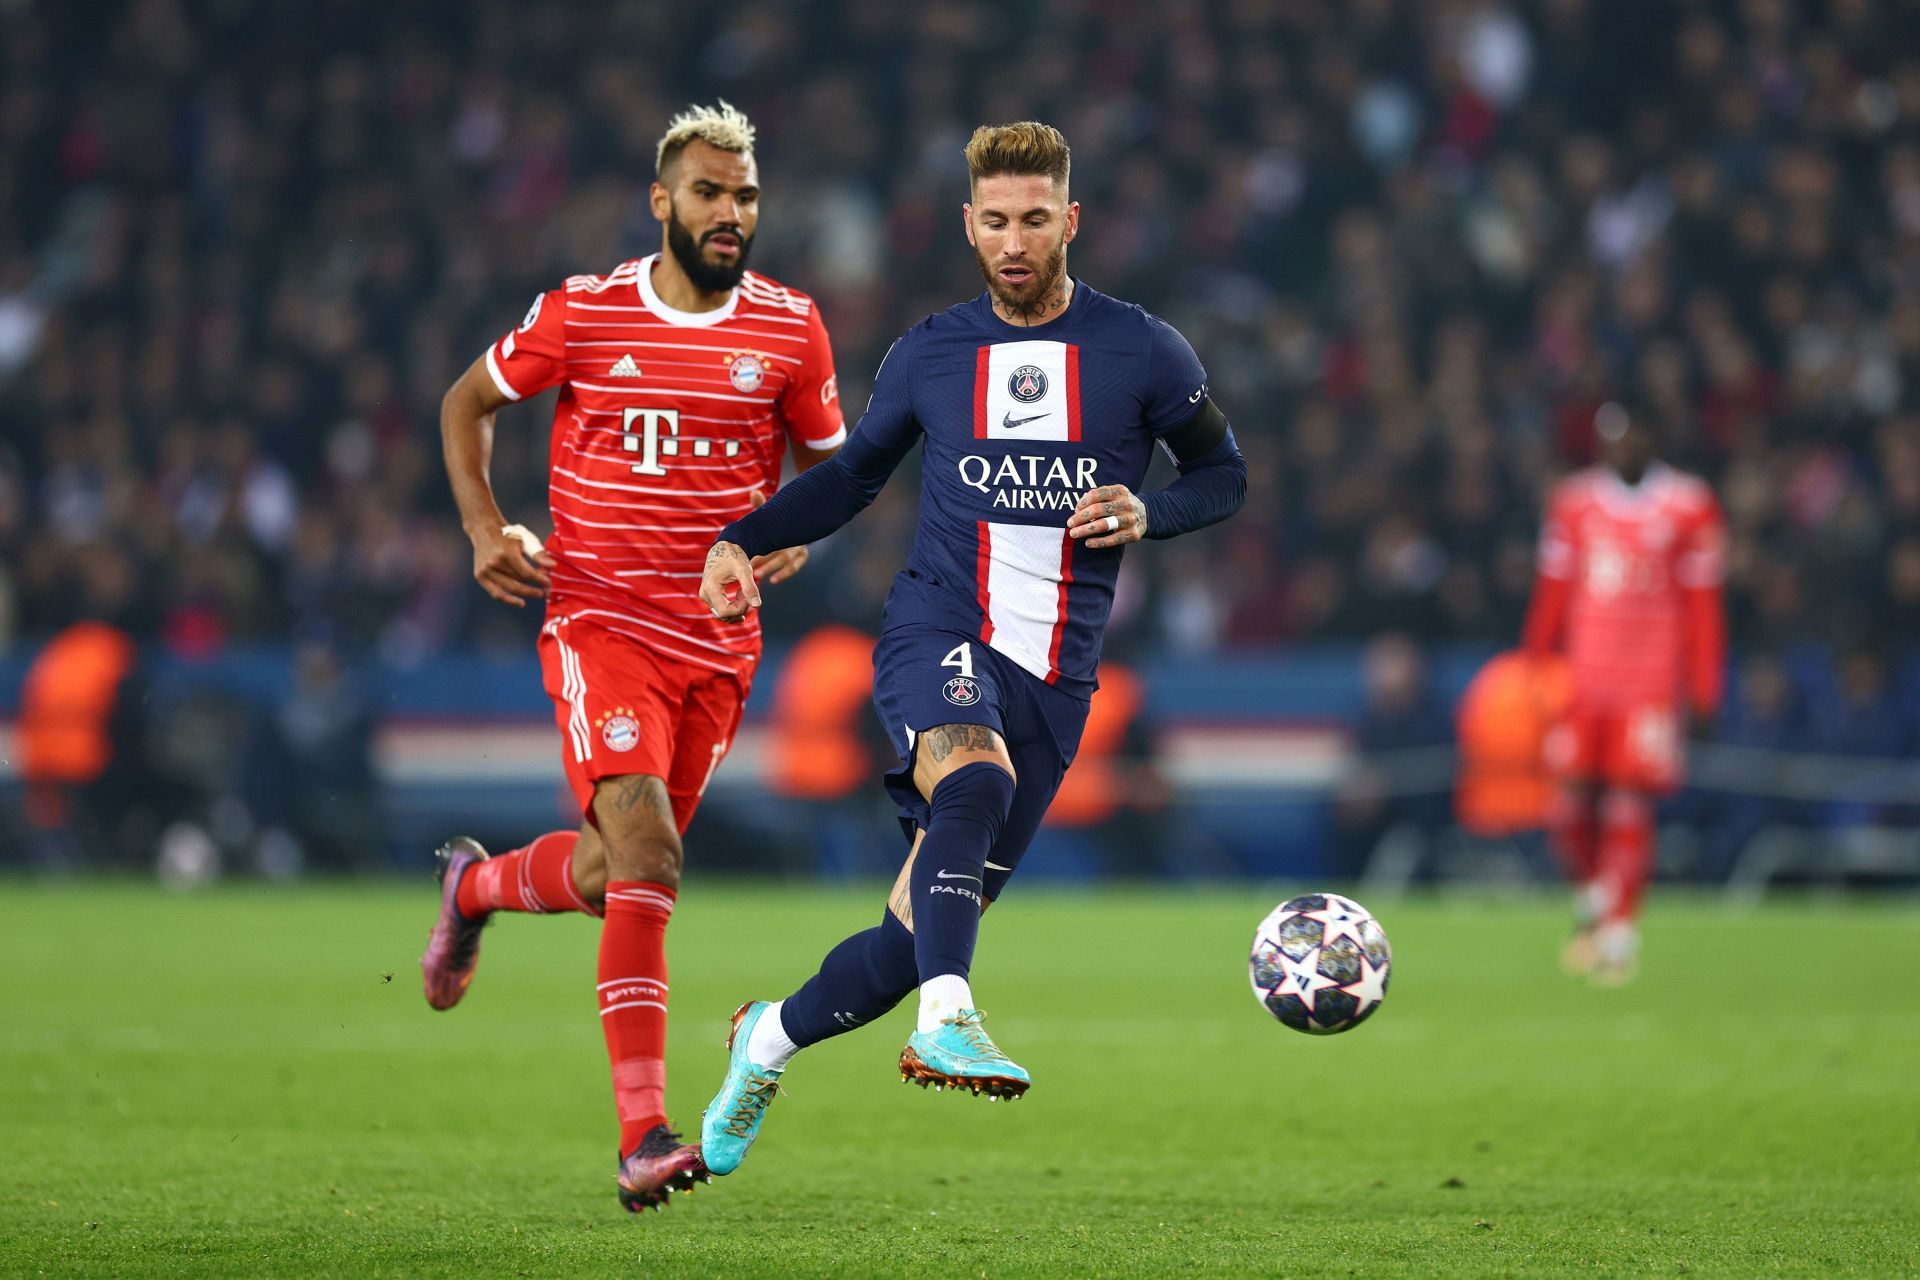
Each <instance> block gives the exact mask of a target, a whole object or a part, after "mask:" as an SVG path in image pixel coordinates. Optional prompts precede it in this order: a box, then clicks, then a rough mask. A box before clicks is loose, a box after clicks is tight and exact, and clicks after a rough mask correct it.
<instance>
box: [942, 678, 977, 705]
mask: <svg viewBox="0 0 1920 1280" xmlns="http://www.w3.org/2000/svg"><path fill="white" fill-rule="evenodd" d="M940 696H941V697H943V698H945V699H946V700H947V701H948V702H951V703H952V704H953V705H954V706H956V707H970V706H972V705H973V704H974V703H976V702H978V701H980V686H979V685H977V684H975V683H974V682H973V681H972V680H970V679H968V678H967V677H966V676H955V677H954V678H953V679H951V680H949V681H947V686H946V688H944V689H942V690H940Z"/></svg>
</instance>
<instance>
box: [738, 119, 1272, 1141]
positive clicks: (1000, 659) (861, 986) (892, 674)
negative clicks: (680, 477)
mask: <svg viewBox="0 0 1920 1280" xmlns="http://www.w3.org/2000/svg"><path fill="white" fill-rule="evenodd" d="M1068 168H1069V156H1068V149H1067V144H1066V139H1065V138H1063V137H1062V136H1061V135H1060V132H1059V131H1058V130H1057V129H1054V128H1052V127H1051V126H1048V125H1044V124H1036V123H1031V122H1027V123H1021V124H1012V125H1004V126H999V127H982V128H980V129H978V130H976V131H975V132H974V135H973V138H972V140H971V141H970V142H969V143H968V144H967V169H968V176H969V178H970V181H971V197H972V198H971V200H970V201H969V203H968V204H967V205H966V206H965V215H966V228H967V239H968V241H969V242H970V243H971V244H972V245H973V246H974V250H975V253H976V256H977V257H978V259H979V262H980V268H981V271H982V273H983V274H984V275H985V276H986V278H987V292H986V293H985V294H984V295H982V296H980V297H978V298H975V299H973V300H972V301H970V302H965V303H962V304H960V305H959V306H956V307H953V308H951V309H950V310H948V311H946V312H943V313H941V314H939V315H934V316H929V317H928V318H927V319H925V320H923V321H921V322H920V323H919V324H917V325H915V326H914V327H913V328H912V329H910V330H908V331H907V333H906V334H905V335H904V336H902V337H901V338H900V339H899V340H898V341H897V342H895V343H894V345H893V349H892V350H891V351H889V352H888V353H887V357H886V359H885V361H884V362H883V363H882V364H881V367H880V371H879V373H878V374H877V375H876V376H875V379H874V389H873V398H872V399H871V400H870V401H869V402H868V404H867V411H866V413H865V415H864V416H862V418H861V419H860V423H859V426H858V427H857V428H856V429H855V430H854V431H853V433H852V435H851V436H849V437H848V439H847V442H846V444H845V446H844V447H843V448H842V449H841V451H840V452H839V453H838V454H837V455H835V456H834V457H833V458H832V459H830V460H828V461H827V462H825V463H823V464H821V465H820V466H817V467H814V468H812V469H811V470H809V471H807V472H806V473H805V474H804V475H802V476H799V477H798V478H796V479H795V480H794V481H793V482H792V483H791V484H789V485H787V486H786V487H784V488H783V489H781V490H780V492H779V493H777V494H776V495H774V498H773V500H772V501H770V502H768V503H767V504H766V505H765V506H764V507H761V508H760V509H759V510H758V511H755V512H754V513H752V514H751V515H748V516H746V517H744V518H743V519H740V520H738V521H735V522H734V523H733V524H730V525H728V526H727V527H725V528H724V529H722V530H721V531H720V536H719V540H718V541H717V542H716V543H715V544H714V546H713V548H712V550H711V551H709V552H708V556H707V566H706V573H705V577H704V579H703V581H702V582H701V585H700V597H701V599H702V600H703V601H705V602H706V604H707V605H708V607H709V608H711V609H712V610H713V611H714V613H715V615H716V616H719V617H722V618H737V617H744V616H745V615H746V613H747V612H748V611H749V610H750V609H754V608H757V607H759V605H760V595H759V591H758V589H757V588H756V586H755V584H754V578H753V570H752V568H751V561H752V558H753V557H754V556H756V555H759V554H762V553H764V552H765V551H767V550H770V549H778V548H781V547H787V546H798V545H802V544H804V543H808V542H812V541H815V540H817V539H819V538H822V537H825V536H826V535H827V534H829V533H831V532H833V531H834V530H835V529H838V528H839V527H840V526H842V525H844V524H845V523H846V522H847V521H849V520H851V519H852V518H853V517H854V516H855V515H857V514H858V513H859V512H860V511H861V510H862V509H863V508H865V507H866V506H867V504H869V503H870V502H872V501H873V499H874V496H875V495H876V494H878V493H879V491H880V488H881V486H882V485H884V484H885V483H886V480H887V477H888V476H889V475H891V474H892V472H893V470H894V468H895V467H896V466H898V465H899V463H900V461H901V460H902V459H903V458H905V457H906V455H907V454H908V452H909V451H911V449H912V448H913V446H914V445H915V444H919V443H924V445H925V448H926V454H925V458H924V460H923V467H922V473H921V485H922V489H921V497H920V527H919V533H918V536H917V537H916V539H915V541H914V546H913V551H912V554H911V556H910V557H909V559H908V562H907V568H906V569H905V570H904V571H903V572H901V574H900V575H899V576H898V577H897V578H896V579H895V580H894V585H893V590H892V592H891V593H890V594H889V595H888V597H887V607H886V623H885V627H884V630H883V634H882V635H881V638H880V642H879V644H878V645H877V646H876V647H875V649H874V655H873V664H874V690H873V699H874V705H875V707H876V709H877V710H878V712H879V714H880V718H881V720H882V721H883V723H884V724H885V726H886V729H887V732H888V733H889V734H890V735H891V736H892V738H893V740H894V743H895V745H896V747H897V748H898V749H899V752H900V757H901V761H902V763H901V764H900V766H899V767H898V768H897V769H895V770H894V771H893V772H891V773H889V774H888V775H887V779H886V781H887V788H888V790H889V791H890V792H891V793H892V794H893V796H894V797H895V798H896V799H897V800H898V801H899V802H900V808H901V813H902V825H903V826H904V827H905V828H906V830H907V832H908V834H909V836H910V837H911V839H912V842H913V843H912V848H911V852H910V853H909V854H908V857H907V862H906V865H905V867H903V868H902V870H901V872H900V877H899V880H898V881H897V882H896V884H895V886H894V890H893V893H892V894H891V895H890V898H889V901H888V904H887V910H886V912H885V914H884V915H883V916H882V917H881V921H880V923H879V924H878V925H877V926H875V927H874V928H871V929H868V930H865V931H864V932H862V933H858V934H855V935H854V936H853V937H851V938H848V939H846V940H845V941H844V942H842V943H840V945H839V946H837V947H835V948H834V949H833V951H832V952H830V953H829V954H828V955H827V957H826V959H825V961H824V962H823V963H822V964H821V966H820V971H819V972H818V973H817V974H815V975H814V976H813V977H812V978H810V979H809V980H808V981H807V982H806V983H805V985H803V986H802V987H801V988H800V990H799V991H797V992H795V993H794V994H793V995H791V996H789V997H787V999H785V1000H782V1001H778V1002H775V1003H771V1004H769V1003H767V1002H764V1001H752V1002H749V1003H748V1004H746V1005H743V1006H742V1007H741V1008H740V1010H739V1011H738V1012H737V1013H735V1015H734V1022H733V1033H732V1035H731V1036H730V1037H729V1038H728V1048H729V1066H728V1072H727V1078H726V1081H725V1082H724V1083H723V1084H722V1086H721V1089H720V1092H719V1094H718V1095H717V1096H716V1097H715V1098H714V1100H713V1102H712V1103H711V1104H710V1105H709V1106H708V1108H707V1112H706V1117H705V1122H704V1124H703V1126H702V1130H701V1138H702V1151H703V1155H704V1157H705V1159H706V1163H707V1167H708V1168H709V1169H710V1170H712V1171H713V1172H714V1173H716V1174H724V1173H729V1172H731V1171H732V1170H734V1169H735V1168H737V1167H738V1166H739V1164H740V1162H741V1160H742V1159H744V1158H745V1156H746V1151H747V1148H748V1147H749V1146H750V1145H751V1144H752V1142H753V1140H754V1138H755V1137H756V1136H757V1134H758V1132H759V1127H760V1123H761V1120H762V1118H763V1117H764V1115H765V1113H766V1109H767V1107H768V1105H770V1104H771V1102H772V1100H773V1097H774V1095H775V1093H776V1091H777V1087H778V1081H779V1077H780V1074H781V1072H782V1071H784V1070H785V1068H786V1066H787V1063H788V1061H789V1060H791V1058H792V1057H793V1055H794V1054H795V1053H797V1052H798V1051H799V1050H800V1049H801V1048H803V1047H805V1046H806V1045H810V1044H814V1043H817V1042H818V1041H821V1040H824V1039H826V1038H827V1037H829V1036H833V1035H838V1034H840V1033H841V1032H843V1031H848V1030H851V1029H852V1028H854V1027H857V1026H859V1025H861V1024H862V1023H865V1022H870V1021H872V1020H873V1019H874V1018H876V1017H879V1016H880V1015H881V1014H883V1013H885V1012H886V1011H887V1010H889V1009H891V1008H893V1007H894V1005H896V1004H898V1003H899V1001H900V1000H901V998H902V997H904V996H905V995H906V994H907V993H908V992H909V991H912V990H914V989H915V988H916V987H918V988H919V990H920V1017H919V1024H918V1028H917V1029H916V1031H915V1032H914V1034H913V1036H912V1037H911V1038H910V1039H909V1040H908V1042H907V1045H906V1048H905V1049H904V1050H903V1051H902V1053H901V1055H900V1072H901V1078H902V1079H914V1080H918V1081H919V1082H920V1083H921V1084H922V1085H925V1084H929V1083H931V1084H933V1085H935V1086H936V1087H940V1088H962V1089H969V1090H971V1091H972V1092H973V1093H975V1094H976V1095H977V1094H980V1093H985V1094H987V1096H988V1097H989V1098H994V1099H998V1098H1003V1097H1004V1098H1017V1097H1019V1096H1020V1095H1021V1094H1023V1093H1024V1092H1025V1091H1026V1089H1027V1086H1028V1083H1029V1078H1028V1075H1027V1072H1026V1071H1025V1070H1024V1069H1023V1068H1021V1067H1020V1066H1018V1065H1017V1064H1016V1063H1014V1062H1013V1061H1011V1060H1010V1059H1008V1058H1007V1056H1006V1055H1005V1054H1003V1053H1001V1052H1000V1050H999V1049H998V1048H997V1047H996V1046H995V1045H994V1043H993V1041H992V1040H991V1039H990V1038H989V1037H988V1036H987V1033H986V1029H985V1027H984V1026H983V1025H982V1020H981V1015H980V1013H979V1012H978V1010H977V1009H976V1007H975V1005H974V1000H973V995H972V992H971V990H970V989H969V987H968V982H967V974H968V970H969V967H970V965H971V962H972V959H973V949H974V940H975V938H976V936H977V934H978V931H979V925H980V914H981V912H983V911H984V910H986V907H987V904H988V903H990V902H992V901H993V900H994V898H995V897H996V896H997V895H998V894H999V892H1000V891H1001V889H1002V888H1004V887H1005V885H1006V883H1007V879H1008V877H1009V876H1011V875H1012V874H1013V871H1014V869H1015V868H1016V867H1017V866H1018V865H1019V862H1020V857H1021V855H1022V854H1023V853H1024V852H1025V851H1026V848H1027V845H1028V843H1029V842H1030V841H1031V840H1032V839H1033V835H1034V833H1035V831H1037V830H1038V829H1039V826H1040V819H1041V817H1042V816H1043V815H1044V814H1045V812H1046V809H1047V805H1048V804H1049V803H1050V802H1051V801H1052V799H1053V795H1054V792H1055V790H1056V789H1057V788H1058V787H1059V785H1060V779H1061V777H1062V776H1063V775H1064V774H1065V772H1066V769H1067V766H1068V765H1069V764H1070V763H1071V762H1072V760H1073V756H1074V751H1075V749H1076V748H1077V747H1078V745H1079V741H1080V732H1081V729H1082V728H1083V727H1084V725H1085V723H1086V716H1087V700H1088V698H1089V696H1090V695H1091V694H1092V692H1093V688H1094V669H1095V667H1096V665H1097V663H1098V661H1099V656H1100V638H1101V633H1102V631H1103V630H1104V629H1105V627H1106V621H1107V614H1108V612H1109V611H1110V610H1111V608H1112V606H1113V590H1114V581H1115V579H1116V577H1117V575H1118V573H1119V569H1120V557H1121V549H1122V548H1123V547H1125V546H1127V545H1129V544H1131V543H1135V542H1139V541H1140V540H1142V539H1143V538H1168V537H1172V536H1174V535H1176V534H1180V533H1186V532H1188V531H1190V530H1193V529H1198V528H1201V527H1202V526H1204V525H1208V524H1212V523H1213V522H1215V521H1218V520H1222V519H1224V518H1226V517H1227V516H1229V515H1231V514H1232V513H1233V512H1234V511H1235V510H1237V509H1238V508H1239V506H1240V503H1241V502H1242V500H1243V499H1244V498H1245V496H1246V464H1245V462H1244V461H1243V460H1242V458H1241V456H1240V451H1239V449H1238V448H1237V447H1236V445H1235V444H1234V440H1233V432H1232V429H1231V428H1230V427H1229V426H1228V424H1227V420H1226V418H1225V417H1224V416H1223V415H1222V414H1221V412H1220V410H1219V409H1218V408H1216V407H1215V406H1214V404H1213V402H1212V400H1211V399H1210V398H1209V397H1208V394H1207V378H1206V371H1205V370H1204V369H1203V368H1202V367H1201V365H1200V361H1199V360H1198V358H1197V357H1195V355H1194V353H1193V349H1192V348H1191V347H1190V346H1188V345H1187V342H1186V340H1185V339H1184V338H1182V337H1181V336H1180V335H1179V334H1178V333H1177V332H1175V331H1174V330H1173V329H1172V328H1171V327H1170V326H1168V325H1167V324H1165V323H1164V322H1162V321H1161V320H1159V319H1156V318H1155V317H1153V316H1151V315H1149V314H1148V313H1147V312H1145V311H1143V310H1141V309H1140V308H1139V307H1136V306H1133V305H1130V304H1128V303H1124V302H1120V301H1117V300H1115V299H1113V298H1108V297H1105V296H1103V295H1101V294H1099V293H1096V292H1095V291H1094V290H1093V289H1091V288H1089V287H1088V286H1087V285H1085V284H1084V283H1081V282H1078V281H1075V280H1073V279H1072V278H1071V277H1070V276H1068V275H1067V273H1066V246H1067V244H1068V243H1069V242H1070V241H1071V240H1073V238H1074V236H1075V234H1076V233H1077V231H1078V229H1079V221H1080V206H1079V205H1077V204H1075V203H1072V202H1070V201H1069V200H1068V198H1067V178H1068ZM1156 443H1158V444H1160V445H1161V446H1163V447H1164V448H1165V449H1166V450H1167V452H1168V453H1169V455H1171V456H1172V458H1173V459H1174V461H1175V463H1176V464H1177V466H1178V468H1179V471H1180V476H1179V478H1178V479H1177V480H1175V481H1174V483H1173V484H1171V485H1169V486H1168V487H1167V488H1165V489H1162V490H1159V491H1157V492H1154V493H1147V494H1139V493H1136V492H1135V489H1136V488H1137V487H1138V486H1139V485H1140V484H1141V483H1142V481H1143V480H1144V479H1145V476H1146V473H1147V465H1148V462H1149V460H1150V456H1151V453H1152V449H1153V446H1154V445H1155V444H1156Z"/></svg>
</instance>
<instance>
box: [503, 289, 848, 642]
mask: <svg viewBox="0 0 1920 1280" xmlns="http://www.w3.org/2000/svg"><path fill="white" fill-rule="evenodd" d="M657 258H658V255H657V254H656V255H652V256H649V257H646V258H642V259H639V260H637V261H632V262H624V263H622V264H620V265H619V266H618V267H616V268H614V269H613V271H611V272H610V273H608V274H607V275H604V276H573V277H571V278H570V279H568V280H567V282H566V284H564V285H563V286H561V287H560V288H558V289H554V290H552V291H551V292H549V293H543V294H541V295H540V296H539V297H537V298H535V299H534V300H533V308H532V309H531V310H530V311H528V312H527V317H526V319H525V320H523V321H521V323H520V327H519V328H517V329H515V330H514V331H513V332H512V333H509V334H508V335H507V336H506V337H504V338H502V339H500V341H499V342H497V343H495V344H494V345H493V346H491V347H489V348H488V349H487V357H486V363H487V371H488V372H489V373H491V374H492V375H493V380H494V383H495V385H497V386H498V387H499V388H500V393H501V394H502V395H504V396H506V397H507V398H508V399H510V400H520V399H524V398H525V397H527V396H531V395H535V394H538V393H539V392H541V391H545V390H546V389H547V388H549V387H555V386H557V387H559V388H560V401H559V404H558V405H557V406H556V407H555V409H554V414H553V438H552V443H551V446H550V450H549V458H550V465H551V475H550V478H549V481H548V505H549V507H550V508H551V510H552V514H553V537H552V538H551V539H549V540H548V542H547V550H548V551H549V552H551V553H552V555H553V558H554V560H555V562H556V563H555V567H554V570H553V590H552V591H551V593H550V594H549V596H548V600H547V615H548V617H549V618H561V617H566V618H580V619H584V620H588V621H591V622H594V623H596V624H598V625H600V626H603V627H606V628H608V629H610V630H613V631H618V632H621V633H623V634H626V635H629V636H631V637H633V638H634V639H636V640H639V641H641V642H642V643H644V644H645V645H647V647H648V648H650V649H653V650H654V651H656V652H658V653H661V654H664V655H666V656H667V657H671V658H676V659H678V660H680V661H682V662H690V663H693V664H695V665H696V666H702V667H710V668H713V669H715V670H721V671H728V672H732V673H735V674H738V675H740V676H742V677H746V676H749V675H751V672H752V668H753V664H754V663H755V661H756V660H757V659H758V658H759V655H760V627H759V622H758V620H757V619H753V618H749V619H748V620H746V621H743V622H721V621H719V620H718V619H716V618H714V617H713V615H712V613H711V612H710V611H709V610H708V609H707V608H706V606H705V605H703V604H701V603H700V600H699V597H698V596H697V595H696V592H697V591H698V590H699V587H700V575H701V571H702V569H703V567H704V564H705V559H706V553H707V549H708V548H709V547H711V546H712V545H713V539H714V534H715V533H717V532H718V531H719V530H720V528H721V526H723V525H725V524H727V523H728V522H729V521H732V520H734V519H736V518H738V517H739V516H741V515H744V514H745V513H746V512H747V511H749V510H750V509H751V508H752V501H751V498H752V495H753V494H754V492H755V491H759V492H760V493H763V494H765V495H766V496H768V497H772V496H773V492H774V490H775V489H776V488H777V487H778V486H779V483H780V462H781V457H782V455H783V453H784V451H785V446H786V443H787V441H788V440H797V441H799V442H800V443H802V444H804V445H806V446H807V447H808V448H810V449H831V448H835V447H837V446H838V445H839V444H840V442H841V441H842V440H843V439H845V438H846V428H845V425H844V423H843V420H842V418H841V413H840V399H839V387H838V383H837V380H836V379H835V377H834V371H833V351H832V349H831V347H830V346H829V345H828V340H827V330H826V326H825V325H824V324H823V323H821V320H820V311H819V308H817V307H815V306H814V305H813V299H811V298H809V297H808V296H807V295H806V294H804V293H798V292H796V291H794V290H792V289H788V288H785V287H784V286H782V285H779V284H776V283H775V282H774V281H772V280H769V279H768V278H767V277H765V276H762V275H756V274H755V273H753V272H751V271H749V272H748V273H747V274H746V275H745V276H744V277H742V279H741V281H740V284H739V286H738V287H737V288H735V289H734V290H733V292H732V294H731V295H730V296H729V297H728V299H727V302H726V303H725V305H723V306H721V307H719V308H717V309H715V310H713V311H700V312H689V311H679V310H676V309H675V308H673V307H670V306H668V305H667V304H666V303H664V302H662V301H661V300H660V297H659V295H658V294H657V293H655V292H654V289H653V281H652V270H653V265H654V262H655V261H656V260H657Z"/></svg>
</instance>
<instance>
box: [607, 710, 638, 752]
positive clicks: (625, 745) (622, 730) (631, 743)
mask: <svg viewBox="0 0 1920 1280" xmlns="http://www.w3.org/2000/svg"><path fill="white" fill-rule="evenodd" d="M628 712H629V708H627V707H621V708H620V709H619V710H618V711H616V712H614V713H613V714H612V715H610V716H603V717H602V718H601V720H600V741H602V742H604V743H606V744H607V750H609V751H631V750H633V749H634V748H635V747H637V746H639V745H640V722H639V721H638V720H635V719H634V718H633V716H632V715H630V714H628Z"/></svg>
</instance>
